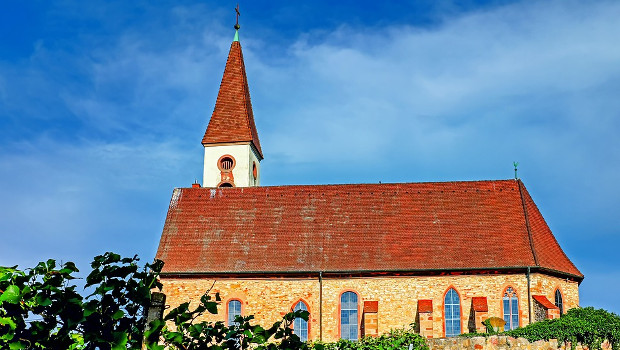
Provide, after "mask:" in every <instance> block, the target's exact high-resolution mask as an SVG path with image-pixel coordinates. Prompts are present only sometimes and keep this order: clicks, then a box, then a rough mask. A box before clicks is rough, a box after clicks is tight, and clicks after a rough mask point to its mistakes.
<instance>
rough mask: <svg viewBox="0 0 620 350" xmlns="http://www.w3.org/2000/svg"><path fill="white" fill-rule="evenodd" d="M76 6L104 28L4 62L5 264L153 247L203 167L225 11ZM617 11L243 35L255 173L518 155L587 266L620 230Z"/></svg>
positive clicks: (532, 9)
mask: <svg viewBox="0 0 620 350" xmlns="http://www.w3.org/2000/svg"><path fill="white" fill-rule="evenodd" d="M70 3H71V4H72V5H71V6H69V5H67V4H64V5H63V4H62V3H60V5H57V7H67V8H72V9H73V10H75V13H71V11H60V9H59V10H58V11H57V13H53V16H61V17H62V16H73V17H76V16H77V14H79V13H83V15H84V16H88V18H90V19H91V21H92V22H95V23H99V24H100V26H101V28H99V27H97V28H98V30H100V31H101V32H104V33H107V32H108V31H109V32H110V33H111V34H109V35H102V34H100V33H99V34H97V33H91V32H88V33H89V34H87V35H85V37H84V38H79V37H76V38H75V42H70V43H65V44H64V45H54V44H53V43H50V42H49V41H45V40H40V41H38V42H37V43H35V44H34V46H33V51H32V54H31V56H30V57H29V58H28V59H23V60H19V61H6V60H4V61H1V60H0V114H1V115H2V117H3V119H2V120H0V129H2V130H0V135H1V136H3V141H2V143H1V144H0V184H2V185H1V186H2V190H3V196H4V200H3V202H2V203H1V204H0V232H2V234H3V245H2V246H0V264H13V263H30V262H32V261H33V260H39V259H42V258H47V257H50V256H52V255H53V256H60V257H66V258H72V256H75V255H79V256H80V257H81V258H82V259H85V260H87V259H88V258H89V257H91V256H92V255H94V252H100V250H101V249H102V250H118V251H121V252H124V253H127V254H133V253H135V252H139V253H140V254H141V255H143V256H152V255H153V254H154V251H155V248H156V245H157V240H158V239H159V234H160V232H161V225H162V224H163V220H164V216H165V211H166V209H167V203H168V200H169V196H170V192H171V190H172V187H174V186H188V185H189V184H190V182H191V181H193V180H194V178H198V179H200V174H201V170H202V164H201V162H202V153H201V146H200V144H199V142H200V139H201V137H202V133H203V132H204V128H205V127H206V125H207V122H208V118H209V116H210V113H211V111H212V109H213V105H214V102H215V97H216V94H217V90H218V87H219V82H220V79H221V75H222V71H223V68H224V63H225V59H226V55H227V52H228V48H229V45H230V41H231V39H232V30H231V29H230V27H223V25H222V23H221V22H220V20H219V19H221V18H223V17H225V16H224V15H222V11H223V10H221V9H218V8H215V7H209V6H208V5H202V4H197V5H195V6H192V5H188V6H180V5H174V6H173V7H172V8H171V9H165V10H164V9H161V8H159V7H157V6H150V5H148V4H147V3H142V4H140V6H139V7H136V8H134V7H132V6H129V5H128V6H129V7H128V8H123V9H118V8H116V6H117V5H107V4H99V5H100V6H91V5H90V4H89V5H88V6H87V7H88V10H87V11H86V12H82V11H81V9H80V8H79V7H77V8H76V7H74V6H73V5H74V4H73V2H70ZM448 3H449V2H448ZM119 6H120V5H119ZM116 13H118V14H119V15H118V16H114V15H113V14H116ZM50 16H51V15H50ZM132 16H138V17H139V18H140V21H137V20H136V21H130V20H129V18H133V17H132ZM108 18H113V19H111V20H110V21H108V20H107V19H108ZM618 18H620V4H618V3H617V2H611V1H609V2H607V1H600V2H594V3H593V2H588V3H584V2H576V1H545V2H529V1H524V2H520V3H519V2H518V3H513V4H510V5H505V6H501V7H490V8H485V9H484V10H480V11H468V12H466V13H459V12H456V11H450V12H449V15H446V16H445V17H444V18H443V19H442V20H439V21H437V23H434V24H433V25H432V26H425V27H419V26H415V25H398V26H395V25H385V26H383V27H376V26H373V27H372V28H366V27H363V26H361V25H356V24H343V25H342V26H340V27H337V28H336V29H334V30H326V29H324V28H321V29H319V30H309V31H306V32H296V33H295V34H294V37H293V38H292V39H290V38H289V40H285V41H284V40H283V41H277V40H266V39H264V38H260V37H258V36H257V35H255V32H252V31H249V30H248V31H244V30H245V29H242V34H241V37H242V45H243V49H244V55H245V59H246V69H247V71H248V77H249V80H250V89H251V93H252V99H253V106H254V112H255V116H256V120H257V127H258V129H259V133H260V138H261V143H262V146H263V150H264V152H265V156H266V159H265V160H264V163H263V165H262V169H263V180H264V183H265V184H267V185H273V184H291V183H334V182H375V181H379V180H383V181H385V182H392V181H441V180H461V179H489V178H509V177H511V176H512V161H514V160H517V161H519V162H520V163H521V166H520V170H519V173H520V174H521V176H523V177H524V179H525V183H526V185H527V186H528V189H529V190H530V192H531V193H532V194H533V196H534V199H535V200H536V202H537V203H538V205H539V207H540V208H541V209H542V211H543V214H544V215H545V217H546V218H547V219H548V220H549V223H550V225H551V227H552V229H554V230H555V232H556V236H557V237H558V239H559V240H560V243H561V244H562V246H563V247H564V248H565V249H566V250H567V251H568V253H569V256H570V257H571V258H573V259H575V260H576V261H577V263H578V265H579V264H583V265H585V268H583V267H582V266H583V265H581V266H580V268H582V270H584V272H585V273H586V276H587V275H588V272H589V271H588V268H589V266H590V263H589V261H590V258H592V255H593V254H596V253H593V252H596V249H595V245H596V246H598V245H600V244H604V245H606V246H614V244H616V243H615V241H614V238H613V236H614V235H617V233H618V232H617V228H616V225H615V222H614V221H613V219H612V218H614V217H615V216H616V214H617V211H618V208H620V202H619V201H620V200H619V199H618V198H620V186H618V185H617V184H616V182H617V181H616V178H617V174H618V172H619V171H620V153H619V152H620V151H619V150H620V141H619V139H618V137H617V135H616V134H617V132H618V130H620V112H619V111H620V99H618V98H617V92H618V91H620V65H618V62H620V46H618V45H617V38H618V37H620V27H619V26H618V25H617V19H618ZM128 23H129V24H128ZM265 25H266V26H267V25H268V23H266V24H265ZM223 28H226V29H223ZM244 28H245V27H244ZM270 30H272V32H276V30H275V29H270ZM265 31H266V32H269V30H265ZM272 32H270V33H271V34H273V33H272ZM274 37H275V36H274ZM272 38H273V37H272ZM584 231H587V232H588V235H590V236H596V237H597V239H598V240H599V241H597V242H584V241H583V240H580V239H579V237H581V235H583V232H584ZM4 237H6V239H5V238H4ZM601 242H602V243H601ZM616 245H617V244H616ZM584 247H586V248H587V249H590V248H591V250H592V252H588V251H586V252H584V251H583V250H584V249H583V248H584ZM587 249H586V250H587ZM592 259H593V258H592ZM597 261H598V260H597ZM607 263H608V264H610V266H614V268H618V267H620V266H618V264H617V263H612V262H609V261H607ZM597 264H598V262H597ZM591 266H592V268H595V264H592V265H591ZM596 266H599V265H596ZM587 281H588V280H587V279H586V282H585V286H586V289H587V283H588V282H587ZM584 295H587V293H585V294H584Z"/></svg>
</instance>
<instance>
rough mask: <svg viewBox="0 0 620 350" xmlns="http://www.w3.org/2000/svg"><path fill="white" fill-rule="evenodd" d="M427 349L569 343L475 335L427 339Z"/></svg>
mask: <svg viewBox="0 0 620 350" xmlns="http://www.w3.org/2000/svg"><path fill="white" fill-rule="evenodd" d="M426 343H427V344H428V348H429V350H509V349H510V350H556V349H561V350H569V349H571V346H570V344H568V345H567V344H564V343H558V341H557V340H555V339H551V340H548V341H546V340H539V341H537V342H533V343H530V342H528V341H527V340H526V339H524V338H512V337H506V336H491V337H488V338H485V337H475V338H460V337H454V338H443V339H428V340H427V341H426ZM602 348H603V350H610V349H611V344H609V343H608V342H604V343H603V344H602ZM584 349H587V347H584V346H582V345H577V346H576V348H575V350H584Z"/></svg>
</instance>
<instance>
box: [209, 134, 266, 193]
mask: <svg viewBox="0 0 620 350" xmlns="http://www.w3.org/2000/svg"><path fill="white" fill-rule="evenodd" d="M226 155H228V156H231V157H232V158H233V159H234V167H233V168H232V171H231V172H232V178H233V181H230V182H231V184H232V185H233V186H235V187H252V186H259V185H260V160H259V157H258V155H257V154H256V153H255V152H254V148H253V147H252V146H251V145H250V144H249V143H245V144H230V145H213V146H205V156H204V172H203V182H202V186H203V187H218V186H220V185H221V184H222V181H223V177H224V178H225V177H226V176H227V174H225V172H224V171H222V169H221V167H219V166H218V162H219V161H220V159H221V158H222V157H223V156H226ZM254 164H255V165H256V179H255V178H254Z"/></svg>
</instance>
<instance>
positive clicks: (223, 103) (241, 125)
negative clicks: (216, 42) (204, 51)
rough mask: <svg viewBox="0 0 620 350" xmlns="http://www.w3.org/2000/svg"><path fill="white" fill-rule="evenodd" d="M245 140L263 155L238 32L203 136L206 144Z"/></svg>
mask: <svg viewBox="0 0 620 350" xmlns="http://www.w3.org/2000/svg"><path fill="white" fill-rule="evenodd" d="M245 142H249V143H250V144H252V145H253V146H254V148H255V149H256V151H257V152H258V154H259V156H260V157H261V158H263V152H262V150H261V147H260V142H259V140H258V132H257V131H256V124H254V113H253V112H252V102H251V101H250V89H249V87H248V79H247V77H246V74H245V64H244V62H243V52H242V51H241V44H240V42H239V41H238V36H237V35H235V40H234V41H233V42H232V44H231V45H230V52H229V53H228V60H227V61H226V68H225V69H224V75H223V77H222V83H221V84H220V91H219V92H218V95H217V100H216V102H215V108H214V109H213V114H212V115H211V120H210V121H209V125H208V126H207V130H206V131H205V135H204V137H203V138H202V144H203V145H205V146H207V145H215V144H222V143H245Z"/></svg>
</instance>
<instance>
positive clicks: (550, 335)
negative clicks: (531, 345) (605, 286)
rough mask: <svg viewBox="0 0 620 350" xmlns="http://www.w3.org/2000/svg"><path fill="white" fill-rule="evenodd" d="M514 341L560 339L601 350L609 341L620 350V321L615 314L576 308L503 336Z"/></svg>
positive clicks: (613, 347) (587, 308) (590, 308)
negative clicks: (514, 338)
mask: <svg viewBox="0 0 620 350" xmlns="http://www.w3.org/2000/svg"><path fill="white" fill-rule="evenodd" d="M503 334H505V335H508V336H511V337H523V338H526V339H527V340H529V341H537V340H543V339H544V340H549V339H557V340H558V341H560V342H565V343H571V344H572V346H573V348H574V347H575V346H576V344H577V343H581V344H583V345H587V346H588V347H589V348H590V349H601V343H602V342H603V341H604V340H608V341H609V342H610V344H611V346H612V349H614V350H620V341H619V340H620V317H619V316H618V315H616V314H614V313H610V312H607V311H605V310H603V309H595V308H593V307H586V308H575V309H571V310H569V311H568V312H567V313H566V314H565V315H563V316H562V317H560V318H557V319H553V320H544V321H541V322H536V323H533V324H531V325H528V326H526V327H523V328H517V329H515V330H512V331H508V332H505V333H503Z"/></svg>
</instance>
